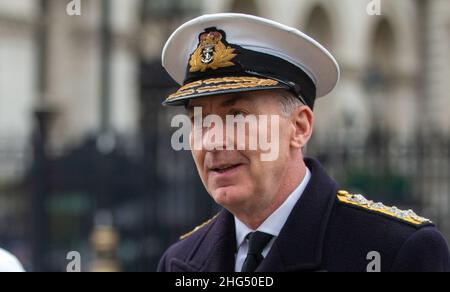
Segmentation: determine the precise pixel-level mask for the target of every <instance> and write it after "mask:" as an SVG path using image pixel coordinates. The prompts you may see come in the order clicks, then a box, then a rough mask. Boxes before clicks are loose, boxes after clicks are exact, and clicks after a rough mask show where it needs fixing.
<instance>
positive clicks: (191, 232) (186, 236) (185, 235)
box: [180, 214, 219, 240]
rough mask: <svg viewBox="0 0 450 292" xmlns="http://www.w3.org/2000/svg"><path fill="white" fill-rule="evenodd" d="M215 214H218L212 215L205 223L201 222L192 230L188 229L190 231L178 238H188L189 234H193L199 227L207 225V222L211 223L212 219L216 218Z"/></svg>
mask: <svg viewBox="0 0 450 292" xmlns="http://www.w3.org/2000/svg"><path fill="white" fill-rule="evenodd" d="M217 216H219V214H216V215H215V216H214V217H212V218H211V219H209V220H208V221H206V222H205V223H203V224H201V225H199V226H197V227H195V228H194V230H192V231H190V232H188V233H186V234H184V235H182V236H180V240H183V239H186V238H188V237H189V236H191V235H192V234H194V233H195V232H197V231H199V230H200V229H202V228H203V227H205V226H207V225H208V224H209V223H211V222H212V221H213V220H214V219H216V218H217Z"/></svg>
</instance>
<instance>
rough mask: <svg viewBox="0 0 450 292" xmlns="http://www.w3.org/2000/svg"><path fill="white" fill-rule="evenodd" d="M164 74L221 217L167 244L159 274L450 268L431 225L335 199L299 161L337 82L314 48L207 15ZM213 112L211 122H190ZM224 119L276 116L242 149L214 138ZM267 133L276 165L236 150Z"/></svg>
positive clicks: (186, 31) (330, 186)
mask: <svg viewBox="0 0 450 292" xmlns="http://www.w3.org/2000/svg"><path fill="white" fill-rule="evenodd" d="M163 66H164V67H165V69H166V70H167V71H168V73H169V74H170V75H171V76H172V77H173V78H174V79H175V80H176V81H177V82H178V83H180V84H183V87H181V88H180V89H179V90H178V92H176V93H174V94H172V95H171V96H169V97H168V98H167V100H166V101H165V102H164V104H165V105H168V106H170V105H182V106H185V107H186V109H187V111H188V114H189V116H190V117H191V119H192V121H193V124H192V126H193V127H192V129H193V134H192V135H191V139H190V143H191V146H193V147H192V154H193V158H194V160H195V163H196V166H197V170H198V173H199V175H200V177H201V179H202V181H203V184H204V186H205V188H206V189H207V191H208V193H209V194H210V195H211V196H212V198H213V199H214V200H215V201H216V202H217V203H218V204H219V205H221V206H222V207H223V210H222V211H221V212H220V213H219V214H218V215H216V216H215V217H214V218H213V219H211V220H209V221H208V222H206V223H204V224H202V225H200V226H199V227H197V228H196V229H195V230H194V231H192V232H190V233H188V234H187V235H185V236H182V237H181V239H180V241H179V242H177V243H176V244H174V245H173V246H172V247H170V248H169V249H168V250H167V252H166V253H165V254H164V255H163V257H162V259H161V262H160V264H159V267H158V270H159V271H167V272H205V271H208V272H230V271H236V272H241V271H242V272H254V271H257V272H280V271H331V272H334V271H355V272H360V271H361V272H365V271H386V272H388V271H449V258H450V257H449V251H448V247H447V243H446V241H445V240H444V238H443V237H442V235H441V234H440V233H439V232H438V231H437V230H436V229H435V227H434V226H433V223H432V222H431V221H430V220H428V219H425V218H422V217H420V216H418V215H416V214H415V213H414V212H413V211H401V210H399V209H397V208H395V207H387V206H384V205H383V204H381V203H374V202H372V201H369V200H366V199H365V198H364V197H363V196H360V195H352V194H349V193H348V192H346V191H340V188H339V186H338V184H337V183H336V182H335V181H334V180H333V179H331V178H330V177H329V176H328V175H327V174H326V172H325V170H324V169H323V168H322V167H321V165H320V164H319V163H318V162H317V161H316V160H314V159H308V158H304V156H303V150H304V148H305V147H306V145H307V143H308V141H309V139H310V137H311V135H312V132H313V125H314V114H313V108H314V101H315V99H316V98H319V97H322V96H324V95H326V94H328V93H329V92H331V91H332V90H333V88H334V87H335V85H336V83H337V81H338V78H339V67H338V64H337V62H336V61H335V59H334V58H333V56H332V55H331V54H330V53H329V52H328V51H327V50H326V49H325V48H323V47H322V46H321V45H320V44H318V43H317V42H316V41H314V40H313V39H311V38H310V37H308V36H306V35H305V34H303V33H302V32H300V31H298V30H296V29H294V28H290V27H287V26H284V25H281V24H278V23H275V22H272V21H269V20H266V19H262V18H257V17H253V16H248V15H242V14H215V15H206V16H202V17H199V18H197V19H194V20H192V21H190V22H188V23H186V24H184V25H183V26H181V27H180V28H179V29H178V30H177V31H175V32H174V34H173V35H172V36H171V37H170V39H169V40H168V42H167V44H166V46H165V49H164V52H163ZM199 109H200V110H199ZM211 115H215V116H216V117H219V120H217V119H216V120H215V121H216V122H214V123H211V124H210V125H209V126H206V127H205V126H204V124H201V123H200V124H199V123H197V122H196V120H197V119H198V118H200V119H201V118H203V117H208V116H211ZM229 116H231V117H236V116H239V117H248V116H255V117H262V116H277V117H279V119H278V120H275V121H276V122H271V123H269V124H267V127H266V128H262V130H261V128H258V129H259V130H258V131H257V132H256V133H255V132H254V131H253V132H252V131H251V130H249V127H246V128H245V131H244V132H241V134H242V135H243V136H244V143H243V144H242V143H241V145H238V144H239V142H238V141H239V135H236V134H235V132H232V134H229V133H228V132H227V131H228V130H229V129H230V127H228V125H227V129H226V130H223V129H219V130H218V131H215V130H217V127H218V124H219V123H218V122H220V120H222V121H225V120H227V118H228V117H229ZM265 130H268V131H269V132H273V131H275V132H277V135H276V136H275V137H278V139H277V141H271V142H278V143H276V144H277V145H276V147H277V148H278V151H277V152H276V153H277V154H278V155H277V158H276V159H274V160H271V159H267V160H263V159H261V157H262V155H261V154H263V153H265V152H267V149H262V148H261V147H259V148H257V149H252V150H249V149H248V147H247V148H246V147H238V146H242V145H244V146H248V144H249V141H250V140H251V139H252V138H255V135H256V136H257V135H261V134H262V132H263V131H265ZM222 132H223V134H224V135H223V136H222V137H221V138H218V137H220V136H219V135H217V134H218V133H222ZM196 133H197V134H196ZM198 133H200V135H198ZM197 136H199V137H200V138H199V139H200V140H199V141H200V143H198V141H195V140H196V137H197ZM212 136H214V137H216V138H212ZM271 137H272V136H271ZM271 140H274V139H271ZM196 142H197V143H196ZM241 142H242V141H241ZM195 144H201V147H198V145H197V147H196V146H195ZM229 146H234V147H229Z"/></svg>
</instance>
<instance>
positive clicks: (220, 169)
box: [210, 163, 242, 174]
mask: <svg viewBox="0 0 450 292" xmlns="http://www.w3.org/2000/svg"><path fill="white" fill-rule="evenodd" d="M240 166H242V163H237V164H224V165H220V166H217V167H212V168H211V169H210V170H211V171H212V172H213V173H215V174H225V173H230V172H232V171H233V170H236V169H237V168H239V167H240Z"/></svg>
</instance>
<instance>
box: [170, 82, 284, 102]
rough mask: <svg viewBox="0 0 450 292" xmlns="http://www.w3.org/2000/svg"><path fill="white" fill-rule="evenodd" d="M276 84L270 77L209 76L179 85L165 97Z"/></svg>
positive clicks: (173, 97) (172, 97)
mask: <svg viewBox="0 0 450 292" xmlns="http://www.w3.org/2000/svg"><path fill="white" fill-rule="evenodd" d="M278 84H279V82H278V81H275V80H272V79H261V78H256V77H224V78H211V79H206V80H199V81H195V82H192V83H188V84H186V85H184V86H183V87H181V88H180V89H179V90H178V91H177V92H176V93H174V94H171V95H170V96H169V97H168V98H167V100H168V101H170V100H171V99H175V98H179V97H184V96H189V95H194V94H201V93H206V92H217V91H221V90H231V89H241V88H257V87H269V86H276V85H278ZM204 85H207V86H204ZM202 86H203V87H202Z"/></svg>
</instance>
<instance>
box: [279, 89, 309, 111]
mask: <svg viewBox="0 0 450 292" xmlns="http://www.w3.org/2000/svg"><path fill="white" fill-rule="evenodd" d="M280 97H281V98H280V105H281V112H282V114H283V115H284V116H286V117H289V116H290V115H291V114H292V113H293V112H294V111H295V110H296V109H297V108H299V107H301V106H304V105H305V103H304V102H303V101H302V100H300V98H298V97H297V96H295V95H294V94H293V93H291V92H290V91H286V90H282V91H280Z"/></svg>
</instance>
